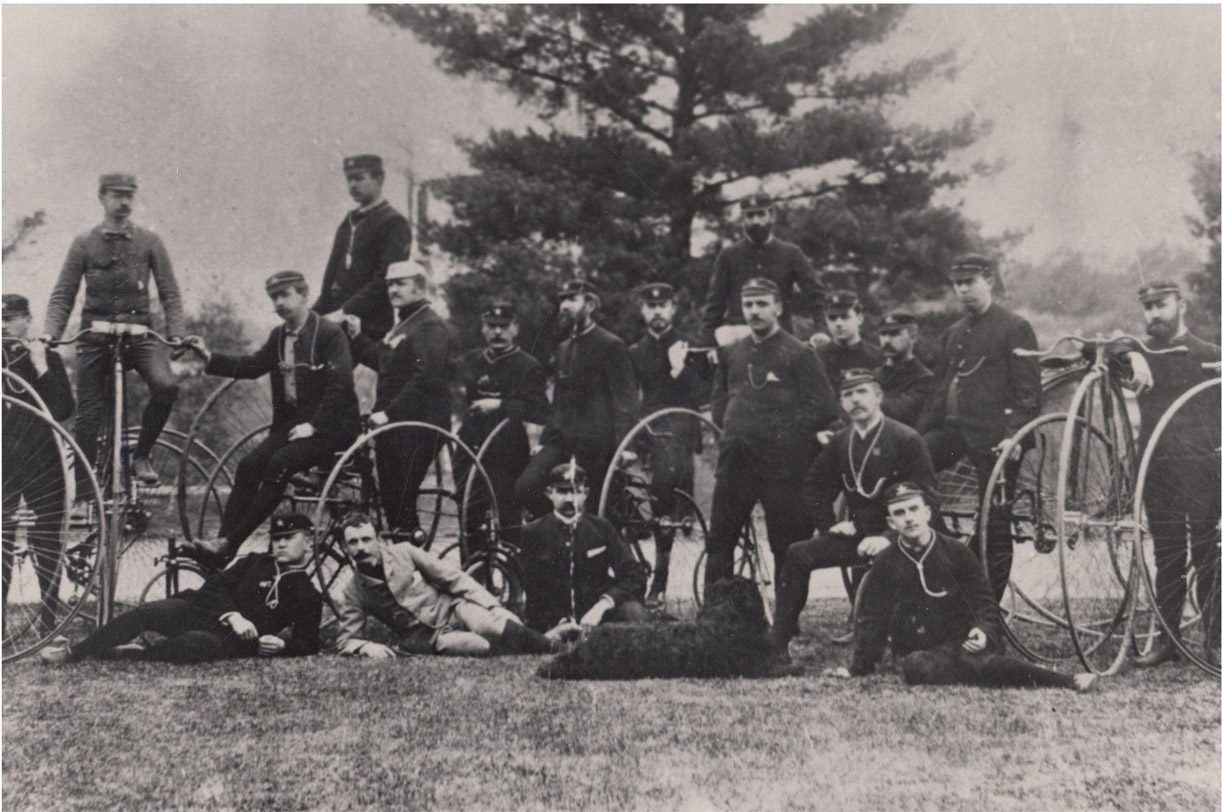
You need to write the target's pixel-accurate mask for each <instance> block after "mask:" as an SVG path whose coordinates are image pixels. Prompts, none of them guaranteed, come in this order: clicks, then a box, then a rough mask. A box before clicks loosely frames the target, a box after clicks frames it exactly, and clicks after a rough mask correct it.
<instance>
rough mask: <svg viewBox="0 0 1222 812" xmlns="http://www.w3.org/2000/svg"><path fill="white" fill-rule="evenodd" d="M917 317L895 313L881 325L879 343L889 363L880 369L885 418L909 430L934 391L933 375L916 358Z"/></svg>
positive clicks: (885, 317) (888, 315)
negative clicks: (897, 422)
mask: <svg viewBox="0 0 1222 812" xmlns="http://www.w3.org/2000/svg"><path fill="white" fill-rule="evenodd" d="M916 337H917V323H916V317H915V316H913V315H912V314H911V313H907V312H904V311H903V310H893V311H891V312H890V313H888V314H887V315H885V316H883V318H882V321H880V322H879V323H878V343H879V345H880V346H881V348H882V351H883V355H884V356H885V357H886V359H887V360H886V361H884V362H883V365H882V366H880V367H879V368H878V383H879V385H880V386H882V388H883V414H885V415H887V417H893V418H895V419H896V420H898V421H900V422H901V423H903V424H904V425H906V426H912V427H914V426H916V424H917V420H919V419H920V416H921V409H923V408H924V406H925V402H926V401H927V400H929V397H930V394H931V393H932V391H933V373H932V372H930V371H929V368H928V367H926V366H925V365H924V364H922V363H921V362H920V360H919V359H918V358H917V357H916V356H915V355H913V352H912V350H913V347H914V346H915V345H916Z"/></svg>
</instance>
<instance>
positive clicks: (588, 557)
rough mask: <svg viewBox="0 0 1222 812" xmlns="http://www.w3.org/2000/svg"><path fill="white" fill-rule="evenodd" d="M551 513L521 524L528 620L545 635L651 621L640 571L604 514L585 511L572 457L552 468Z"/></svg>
mask: <svg viewBox="0 0 1222 812" xmlns="http://www.w3.org/2000/svg"><path fill="white" fill-rule="evenodd" d="M550 482H551V484H550V485H548V487H547V490H546V491H545V493H546V494H547V498H548V499H550V500H551V503H552V512H551V513H549V514H547V515H546V516H542V517H540V518H538V519H535V520H534V521H533V522H531V523H530V524H528V525H526V526H525V527H524V528H522V536H521V545H522V552H521V556H520V559H519V560H520V562H521V568H522V581H523V586H524V587H525V588H526V612H525V614H526V623H527V625H528V626H530V627H531V628H532V629H536V630H538V631H543V630H548V635H549V636H561V635H564V634H566V632H567V631H568V630H575V628H576V626H575V625H574V624H575V623H579V624H580V626H581V627H584V628H589V627H593V626H597V625H599V624H600V623H615V622H623V623H640V622H645V621H648V620H649V617H650V616H649V611H648V610H647V609H646V608H645V604H644V598H645V580H646V574H645V568H644V567H643V566H642V565H641V563H640V562H639V561H637V560H636V559H635V558H634V557H633V555H632V553H631V551H629V549H628V548H627V546H625V544H624V542H623V541H622V540H621V539H620V536H619V533H617V532H616V530H615V527H614V525H612V524H611V523H610V522H609V521H607V520H606V519H603V518H600V517H598V516H591V515H588V514H586V513H584V512H583V510H584V508H585V503H586V500H587V499H588V498H589V495H590V491H589V488H588V487H587V485H586V472H585V469H583V468H582V467H581V466H580V465H578V464H577V462H576V461H575V460H570V461H569V462H566V463H563V464H561V465H557V466H556V467H555V468H553V469H552V472H551V478H550Z"/></svg>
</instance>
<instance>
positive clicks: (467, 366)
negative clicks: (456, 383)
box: [460, 347, 549, 458]
mask: <svg viewBox="0 0 1222 812" xmlns="http://www.w3.org/2000/svg"><path fill="white" fill-rule="evenodd" d="M460 368H461V370H462V373H461V374H462V382H463V387H464V389H465V391H466V394H467V405H468V406H469V405H470V404H471V403H472V402H473V401H476V400H479V399H480V398H500V401H501V407H500V408H499V409H497V410H495V411H492V412H476V411H468V412H467V413H466V416H465V417H464V418H463V425H462V437H463V439H464V441H466V442H467V443H468V444H472V448H473V449H476V450H478V448H479V445H480V444H481V443H482V442H483V441H484V440H485V439H486V438H487V437H488V434H489V433H491V431H492V430H493V429H494V428H496V426H497V424H498V423H500V422H501V421H502V420H508V421H509V425H507V426H506V427H505V428H503V429H501V433H500V434H498V435H497V439H496V440H495V441H494V442H495V443H496V445H497V447H498V448H499V449H502V450H503V453H506V454H513V455H514V456H517V457H519V458H522V457H525V458H529V457H530V443H529V441H528V440H527V438H526V427H525V426H524V425H522V423H523V421H526V422H528V423H535V424H538V425H543V424H544V423H546V422H547V413H548V408H549V405H548V402H547V375H546V373H545V372H544V371H543V365H542V364H540V363H539V362H538V361H537V360H535V357H534V356H533V355H531V354H530V353H528V352H526V351H525V350H523V349H522V348H521V347H514V348H513V349H511V350H509V351H508V352H505V353H502V354H500V355H493V354H492V351H491V350H489V349H482V350H472V351H471V352H469V353H467V354H466V355H464V356H463V358H462V363H461V364H460Z"/></svg>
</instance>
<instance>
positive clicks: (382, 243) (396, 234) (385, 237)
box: [312, 155, 412, 341]
mask: <svg viewBox="0 0 1222 812" xmlns="http://www.w3.org/2000/svg"><path fill="white" fill-rule="evenodd" d="M343 167H344V178H345V179H346V181H347V183H348V194H349V195H350V196H351V197H352V199H353V200H354V201H356V204H357V208H356V209H354V210H353V211H350V212H348V214H347V215H346V216H345V217H344V221H343V222H342V223H340V224H339V228H337V229H336V230H335V242H334V243H333V244H332V246H331V256H330V257H329V258H328V259H327V270H326V272H325V273H324V274H323V278H322V289H321V290H319V292H318V300H317V301H315V302H314V306H313V308H312V309H313V310H314V311H315V312H316V313H319V314H320V315H324V316H326V315H329V314H331V313H334V312H335V311H337V310H339V311H342V312H343V313H344V314H345V315H352V316H356V317H357V318H359V319H360V320H361V325H362V329H363V330H364V331H365V332H366V333H368V334H369V337H370V338H372V339H374V340H375V341H376V340H377V339H380V338H381V337H382V336H384V335H386V331H387V330H389V329H390V327H391V325H392V324H393V323H394V320H395V314H394V310H393V309H392V307H391V302H390V299H389V297H388V296H387V293H386V287H385V284H384V280H385V279H386V269H387V268H388V267H389V266H390V265H391V264H392V263H395V262H400V261H402V260H405V259H407V258H408V257H409V256H410V254H411V250H412V228H411V226H410V225H409V224H408V222H407V218H405V217H404V216H403V215H402V214H400V213H399V212H397V211H395V210H394V209H393V208H392V207H391V205H390V204H389V203H387V202H386V200H385V199H384V198H383V197H382V182H383V181H384V180H385V178H386V173H385V171H384V170H383V168H382V159H381V158H380V157H379V156H377V155H353V156H351V157H348V158H345V159H344V163H343Z"/></svg>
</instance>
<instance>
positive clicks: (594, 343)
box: [514, 279, 638, 516]
mask: <svg viewBox="0 0 1222 812" xmlns="http://www.w3.org/2000/svg"><path fill="white" fill-rule="evenodd" d="M557 298H558V300H559V305H560V313H559V315H558V316H557V324H558V327H559V329H560V331H561V332H562V333H567V334H568V338H566V339H565V340H564V342H563V343H561V345H560V347H559V349H557V350H556V364H555V370H556V383H555V388H554V391H553V394H552V416H551V420H549V421H548V424H547V428H545V429H544V430H543V438H542V442H543V447H542V448H541V449H539V453H538V454H535V456H534V457H532V458H531V461H530V464H529V465H527V466H526V470H525V471H523V472H522V476H520V477H518V481H517V484H515V485H514V492H515V494H516V496H517V501H518V504H520V505H522V506H523V507H525V508H526V509H527V510H528V511H529V512H530V514H531V515H532V516H542V515H543V514H545V513H548V512H550V511H551V502H550V501H548V498H547V496H546V495H545V494H544V490H545V489H546V488H547V483H548V478H549V477H550V476H551V472H552V469H553V468H555V467H556V466H557V465H559V464H560V463H562V462H564V461H565V460H567V459H569V458H570V457H574V456H575V457H576V458H577V463H578V464H579V465H581V467H583V468H584V469H585V470H586V472H587V474H588V475H589V477H590V481H591V483H592V487H591V488H590V499H591V501H592V502H593V503H594V504H595V505H597V504H598V495H599V492H600V491H601V489H602V482H603V478H604V477H605V476H606V474H607V467H608V466H610V464H611V455H612V454H614V453H615V446H616V445H617V444H618V443H619V441H620V440H622V439H623V438H624V435H625V434H627V433H628V431H629V430H630V429H631V428H632V426H633V424H634V423H635V422H636V418H637V409H638V405H637V386H636V377H635V376H634V375H633V374H632V359H631V358H629V356H628V348H627V347H626V346H624V342H623V341H621V340H620V339H619V337H618V336H616V335H614V334H612V333H611V332H610V331H608V330H604V329H603V328H602V327H600V326H598V324H596V323H595V321H594V311H595V310H597V309H598V306H599V304H600V302H601V300H600V299H599V297H598V293H597V292H596V291H595V290H594V287H593V285H591V284H590V283H589V282H587V281H585V280H584V279H573V280H570V281H568V282H565V283H564V286H563V287H561V289H560V293H559V295H558V297H557Z"/></svg>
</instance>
